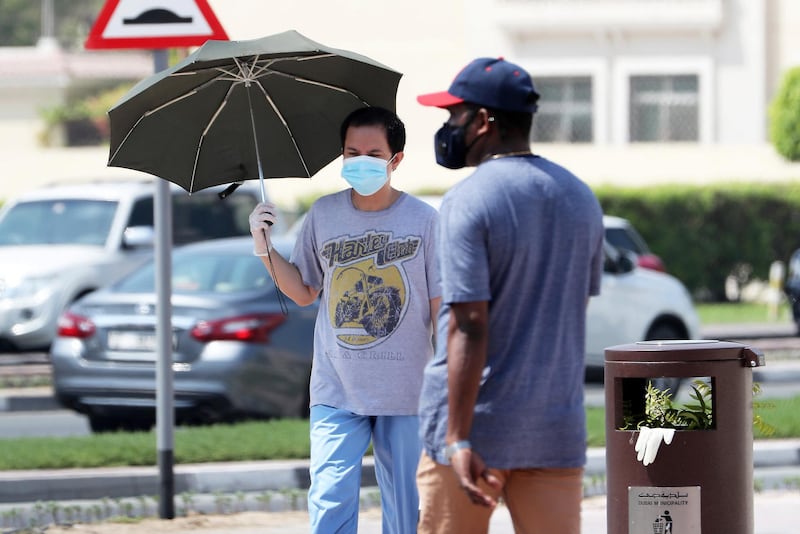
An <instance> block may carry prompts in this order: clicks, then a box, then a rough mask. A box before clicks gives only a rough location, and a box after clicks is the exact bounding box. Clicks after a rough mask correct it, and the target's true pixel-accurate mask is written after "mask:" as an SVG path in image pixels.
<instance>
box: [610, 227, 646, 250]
mask: <svg viewBox="0 0 800 534" xmlns="http://www.w3.org/2000/svg"><path fill="white" fill-rule="evenodd" d="M606 239H607V240H608V242H609V243H611V244H612V245H614V246H615V247H617V248H621V249H623V250H628V251H630V252H634V253H636V254H648V253H649V252H650V250H649V249H648V248H647V245H645V243H644V240H643V239H642V238H641V237H640V236H639V234H638V233H636V231H635V230H634V229H633V228H628V229H625V228H614V227H611V228H609V227H606Z"/></svg>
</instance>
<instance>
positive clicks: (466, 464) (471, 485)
mask: <svg viewBox="0 0 800 534" xmlns="http://www.w3.org/2000/svg"><path fill="white" fill-rule="evenodd" d="M450 465H451V466H452V468H453V471H455V473H456V476H457V477H458V481H459V483H460V484H461V489H463V490H464V491H465V492H467V497H469V500H470V501H472V503H473V504H478V505H480V506H488V507H490V508H493V507H494V506H496V505H497V500H495V499H494V498H492V497H491V496H490V495H487V494H486V493H485V492H484V491H483V490H482V489H481V488H480V487H479V486H478V481H479V480H481V479H483V481H484V482H486V483H487V484H488V485H489V486H491V487H493V488H496V489H497V490H498V491H500V489H502V487H503V484H502V482H500V480H499V479H498V478H497V477H496V476H494V475H492V474H491V473H490V472H489V469H488V468H487V467H486V464H485V463H484V462H483V458H481V456H480V455H479V454H478V453H477V452H475V451H473V450H472V449H460V450H458V451H456V452H455V453H454V454H453V456H451V457H450Z"/></svg>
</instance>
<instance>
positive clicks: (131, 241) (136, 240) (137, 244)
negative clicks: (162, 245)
mask: <svg viewBox="0 0 800 534" xmlns="http://www.w3.org/2000/svg"><path fill="white" fill-rule="evenodd" d="M155 238H156V233H155V229H154V228H153V227H152V226H129V227H127V228H125V232H124V233H123V234H122V247H123V248H126V249H135V248H153V245H154V243H155Z"/></svg>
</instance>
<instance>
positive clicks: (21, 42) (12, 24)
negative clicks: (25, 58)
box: [0, 0, 105, 49]
mask: <svg viewBox="0 0 800 534" xmlns="http://www.w3.org/2000/svg"><path fill="white" fill-rule="evenodd" d="M104 3H105V1H104V0H52V6H53V11H54V14H53V15H54V27H55V37H56V39H57V40H58V42H59V43H60V44H61V46H62V47H64V48H67V49H76V48H80V47H82V46H83V42H84V41H85V40H86V36H87V35H88V34H89V30H90V29H91V27H92V24H94V21H95V19H96V18H97V15H98V14H99V13H100V9H101V8H102V7H103V4H104ZM44 5H45V2H44V1H42V0H38V1H37V0H0V46H34V45H35V44H36V42H37V41H38V40H39V37H41V35H42V9H43V6H44Z"/></svg>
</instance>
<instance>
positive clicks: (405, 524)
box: [308, 405, 422, 534]
mask: <svg viewBox="0 0 800 534" xmlns="http://www.w3.org/2000/svg"><path fill="white" fill-rule="evenodd" d="M310 423H311V468H310V475H311V487H310V488H309V490H308V511H309V515H310V516H311V532H312V533H315V534H333V533H336V534H349V533H355V532H357V531H358V505H359V492H360V489H361V459H362V457H363V456H364V453H366V451H367V448H368V447H369V443H370V439H372V449H373V453H374V456H375V478H377V480H378V486H379V488H380V490H381V513H382V517H383V534H409V533H414V532H416V531H417V519H418V517H419V495H418V494H417V485H416V470H417V464H418V463H419V457H420V454H421V452H422V446H421V444H420V440H419V422H418V419H417V416H415V415H414V416H410V415H409V416H367V415H357V414H354V413H351V412H349V411H347V410H339V409H336V408H331V407H330V406H322V405H317V406H312V407H311V417H310Z"/></svg>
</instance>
